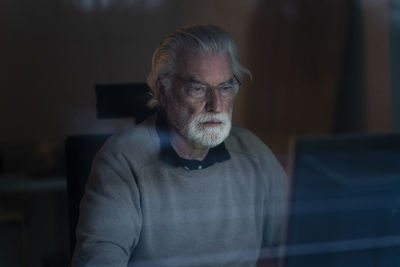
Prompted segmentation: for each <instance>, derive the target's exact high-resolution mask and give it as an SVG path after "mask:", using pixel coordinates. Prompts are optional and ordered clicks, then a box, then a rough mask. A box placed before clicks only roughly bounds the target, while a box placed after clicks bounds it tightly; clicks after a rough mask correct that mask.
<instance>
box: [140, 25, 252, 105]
mask: <svg viewBox="0 0 400 267" xmlns="http://www.w3.org/2000/svg"><path fill="white" fill-rule="evenodd" d="M185 50H194V51H202V52H206V53H210V52H218V53H226V52H228V53H229V55H230V57H231V62H232V72H233V74H234V75H235V77H236V78H237V79H239V81H240V82H241V81H242V73H246V74H248V75H249V76H250V77H251V73H250V71H249V70H247V69H246V68H245V67H243V66H242V65H240V63H239V60H238V57H239V56H238V48H237V45H236V43H235V41H234V40H233V38H232V37H231V35H230V34H229V33H227V32H226V31H224V30H222V29H221V28H219V27H217V26H212V25H198V26H192V27H183V28H180V29H178V30H176V31H175V32H173V33H171V34H170V35H168V36H167V37H166V38H165V39H164V40H163V41H162V42H161V43H160V44H159V46H158V47H157V49H156V50H155V52H154V54H153V60H152V68H151V71H150V74H149V76H148V78H147V84H148V85H149V87H150V88H151V90H152V91H153V95H152V97H153V99H151V100H150V101H149V103H148V105H149V106H150V107H155V106H157V105H158V100H157V99H158V97H159V96H158V88H157V86H158V82H163V83H164V86H165V87H169V86H170V85H171V82H170V81H168V79H169V76H170V75H173V74H176V65H177V62H176V59H177V56H178V54H179V53H180V52H182V51H185ZM165 79H167V80H166V81H165ZM168 85H169V86H168Z"/></svg>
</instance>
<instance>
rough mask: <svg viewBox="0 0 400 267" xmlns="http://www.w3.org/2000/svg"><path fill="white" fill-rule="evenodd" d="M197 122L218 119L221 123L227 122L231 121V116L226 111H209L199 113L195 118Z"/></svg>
mask: <svg viewBox="0 0 400 267" xmlns="http://www.w3.org/2000/svg"><path fill="white" fill-rule="evenodd" d="M194 121H195V122H196V123H204V122H208V121H214V122H216V121H218V122H221V123H224V124H225V123H227V122H228V121H229V116H228V114H226V113H215V112H207V113H202V114H199V115H197V116H196V117H195V118H194Z"/></svg>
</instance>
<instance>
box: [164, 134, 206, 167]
mask: <svg viewBox="0 0 400 267" xmlns="http://www.w3.org/2000/svg"><path fill="white" fill-rule="evenodd" d="M169 131H170V136H171V145H172V147H173V148H174V150H175V152H176V153H177V154H178V155H179V157H181V158H184V159H188V160H199V161H201V160H203V159H204V158H205V157H206V156H207V153H208V151H209V148H208V147H204V146H200V145H194V144H192V143H190V142H189V141H187V140H186V139H185V138H184V137H183V136H182V135H181V134H179V133H178V132H177V131H176V130H174V129H173V128H172V127H169Z"/></svg>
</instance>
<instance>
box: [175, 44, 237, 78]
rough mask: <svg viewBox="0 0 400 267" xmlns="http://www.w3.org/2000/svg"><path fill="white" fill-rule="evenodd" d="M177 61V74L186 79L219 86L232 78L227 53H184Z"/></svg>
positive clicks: (229, 59)
mask: <svg viewBox="0 0 400 267" xmlns="http://www.w3.org/2000/svg"><path fill="white" fill-rule="evenodd" d="M179 59H180V60H179V64H178V74H179V75H180V76H183V77H185V78H186V79H192V80H196V81H200V82H203V83H204V82H205V83H213V84H220V83H223V82H226V81H228V80H229V79H231V78H232V62H231V58H230V56H229V53H219V52H200V51H185V52H184V53H182V54H180V56H179Z"/></svg>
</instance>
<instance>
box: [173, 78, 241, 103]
mask: <svg viewBox="0 0 400 267" xmlns="http://www.w3.org/2000/svg"><path fill="white" fill-rule="evenodd" d="M176 77H177V78H178V79H179V80H181V81H183V87H184V88H185V89H186V92H187V94H188V95H189V96H190V97H192V98H194V99H197V100H202V99H205V98H206V97H207V96H209V95H210V94H211V92H212V91H213V90H216V89H217V90H218V91H219V94H220V96H221V97H222V98H230V97H232V96H233V95H234V94H235V93H236V92H237V90H238V89H239V87H240V85H241V83H240V81H239V79H238V78H237V77H236V75H233V78H231V79H230V80H228V81H226V82H224V83H222V84H220V85H218V86H216V87H214V86H211V85H209V84H207V83H203V82H201V81H197V80H196V79H193V78H191V79H189V80H186V81H185V80H184V79H182V78H180V77H179V76H176Z"/></svg>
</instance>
